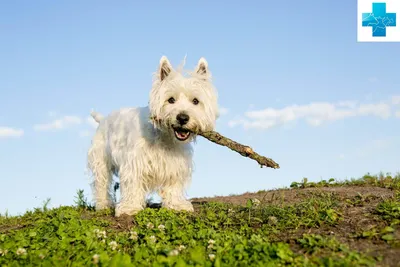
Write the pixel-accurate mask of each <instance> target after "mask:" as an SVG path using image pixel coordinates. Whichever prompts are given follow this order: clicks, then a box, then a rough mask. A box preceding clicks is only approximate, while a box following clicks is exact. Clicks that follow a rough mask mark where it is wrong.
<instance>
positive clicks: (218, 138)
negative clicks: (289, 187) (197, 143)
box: [196, 131, 280, 169]
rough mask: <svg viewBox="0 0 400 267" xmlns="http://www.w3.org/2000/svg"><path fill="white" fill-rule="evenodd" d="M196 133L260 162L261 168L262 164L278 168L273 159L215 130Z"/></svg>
mask: <svg viewBox="0 0 400 267" xmlns="http://www.w3.org/2000/svg"><path fill="white" fill-rule="evenodd" d="M196 134H198V135H201V136H203V137H204V138H206V139H208V140H210V141H211V142H214V143H216V144H218V145H221V146H226V147H228V148H230V149H231V150H233V151H236V152H237V153H239V154H240V155H242V156H244V157H248V158H251V159H253V160H255V161H257V162H258V163H259V164H260V167H261V168H262V167H263V166H266V167H270V168H273V169H279V168H280V167H279V164H278V163H276V162H275V161H274V160H272V159H270V158H266V157H264V156H261V155H259V154H257V153H256V152H254V150H253V149H252V148H251V147H249V146H245V145H242V144H239V143H237V142H235V141H233V140H231V139H229V138H227V137H225V136H222V135H221V134H219V133H217V132H215V131H210V132H203V133H196Z"/></svg>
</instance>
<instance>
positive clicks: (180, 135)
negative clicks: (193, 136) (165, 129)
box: [172, 113, 190, 141]
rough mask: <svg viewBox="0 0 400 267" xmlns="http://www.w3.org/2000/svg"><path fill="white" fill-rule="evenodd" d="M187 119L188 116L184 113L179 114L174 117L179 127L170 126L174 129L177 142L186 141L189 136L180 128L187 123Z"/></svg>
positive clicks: (187, 132)
mask: <svg viewBox="0 0 400 267" xmlns="http://www.w3.org/2000/svg"><path fill="white" fill-rule="evenodd" d="M189 119H190V117H189V115H187V114H185V113H179V114H178V115H177V116H176V121H177V122H178V124H179V126H172V128H173V129H174V133H175V137H176V139H178V140H179V141H186V140H187V139H188V138H189V136H190V131H189V130H187V129H185V128H184V127H182V126H183V125H185V124H187V123H188V122H189Z"/></svg>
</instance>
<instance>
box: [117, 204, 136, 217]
mask: <svg viewBox="0 0 400 267" xmlns="http://www.w3.org/2000/svg"><path fill="white" fill-rule="evenodd" d="M141 210H143V207H127V206H120V205H118V206H117V207H116V208H115V216H116V217H119V216H121V215H123V214H125V215H135V214H137V213H139V212H140V211H141Z"/></svg>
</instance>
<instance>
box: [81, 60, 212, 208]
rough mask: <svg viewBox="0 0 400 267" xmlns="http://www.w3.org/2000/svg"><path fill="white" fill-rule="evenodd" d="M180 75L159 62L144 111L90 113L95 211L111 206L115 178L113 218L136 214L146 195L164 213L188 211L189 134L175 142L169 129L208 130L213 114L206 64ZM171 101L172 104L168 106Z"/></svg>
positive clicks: (90, 162) (192, 135) (191, 135)
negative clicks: (155, 196) (182, 118)
mask: <svg viewBox="0 0 400 267" xmlns="http://www.w3.org/2000/svg"><path fill="white" fill-rule="evenodd" d="M182 67H183V66H182ZM184 74H185V73H183V70H182V69H177V70H175V69H173V68H172V66H171V64H170V62H169V60H168V59H167V58H166V57H165V56H163V57H162V58H161V60H160V64H159V67H158V71H157V72H156V73H155V75H154V79H153V85H152V89H151V92H150V101H149V105H148V106H147V107H141V108H125V109H121V110H119V111H115V112H112V113H111V114H110V115H109V116H108V117H103V116H102V115H101V114H99V113H97V112H94V111H93V112H92V117H93V118H94V119H95V120H96V121H97V122H99V126H98V128H97V131H96V133H95V135H94V137H93V140H92V145H91V147H90V149H89V152H88V168H89V169H90V170H91V172H92V174H93V177H94V182H93V189H94V197H95V202H96V209H97V210H101V209H104V208H109V207H112V206H114V203H113V201H112V198H111V194H110V189H111V188H110V187H111V183H112V175H113V174H116V175H118V176H119V179H120V190H121V191H120V192H121V199H120V203H119V204H118V205H117V206H116V207H115V215H116V216H120V215H122V214H128V215H132V214H135V213H137V212H139V211H140V210H142V209H143V208H144V207H145V204H146V196H147V194H149V193H152V192H158V193H159V194H160V196H161V197H162V203H163V206H164V207H166V208H170V209H174V210H186V211H193V206H192V204H191V203H190V202H189V201H188V200H187V199H186V198H185V189H186V187H187V186H188V184H189V182H190V181H191V176H192V169H193V165H192V153H193V150H192V146H191V143H192V141H194V140H195V134H193V133H192V134H190V136H189V138H188V139H187V140H184V141H181V140H178V139H177V137H176V136H175V129H177V128H176V127H180V128H181V129H182V128H184V129H191V130H192V131H195V132H196V131H210V130H214V128H215V121H216V120H217V118H218V116H219V112H218V105H217V92H216V90H215V88H214V86H213V85H212V82H211V73H210V72H209V70H208V64H207V61H206V60H205V59H204V58H201V59H200V60H199V62H198V64H197V66H196V68H195V70H194V72H191V73H188V74H189V75H187V76H185V75H184ZM171 97H173V98H174V100H175V102H174V103H170V102H169V99H170V98H171ZM194 99H197V100H198V102H197V101H194ZM182 113H184V114H186V115H188V116H189V121H188V122H187V123H186V124H184V125H182V123H179V120H178V119H177V116H178V114H182Z"/></svg>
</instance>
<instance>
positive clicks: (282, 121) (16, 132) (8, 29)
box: [0, 0, 400, 214]
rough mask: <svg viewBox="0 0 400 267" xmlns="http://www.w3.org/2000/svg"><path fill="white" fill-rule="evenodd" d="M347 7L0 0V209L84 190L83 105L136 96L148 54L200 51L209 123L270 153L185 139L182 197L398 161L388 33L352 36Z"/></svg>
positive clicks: (103, 105) (143, 95)
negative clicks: (190, 145)
mask: <svg viewBox="0 0 400 267" xmlns="http://www.w3.org/2000/svg"><path fill="white" fill-rule="evenodd" d="M356 17H357V14H356V1H348V0H338V1H328V0H322V1H315V0H304V1H289V0H281V1H269V0H268V1H267V0H264V1H252V2H251V4H250V2H249V3H248V4H244V2H243V1H229V2H228V1H200V2H190V3H189V2H187V1H167V2H164V1H147V2H145V1H142V2H141V3H140V4H139V2H135V1H118V2H111V1H94V0H90V1H61V0H60V1H40V0H38V1H4V2H1V3H0V55H1V60H0V73H1V75H0V76H1V78H0V101H1V104H0V167H1V169H2V175H1V184H0V212H1V213H4V212H5V211H6V210H8V211H9V212H10V213H11V214H18V213H22V212H24V211H25V210H27V209H32V208H33V207H38V206H41V204H42V202H43V201H44V200H45V199H46V198H51V206H53V207H56V206H59V205H69V204H73V199H74V196H75V194H76V190H77V189H84V190H85V192H86V193H87V196H88V197H89V198H90V197H91V195H90V187H89V178H88V176H87V175H86V174H85V166H86V151H87V149H88V147H89V145H90V135H92V134H93V132H94V128H93V126H91V124H90V122H88V120H87V117H88V116H89V113H90V110H91V109H92V108H94V109H96V110H97V111H99V112H101V113H103V114H107V113H109V112H111V111H112V110H115V109H119V108H121V107H127V106H143V105H146V104H147V102H148V95H149V90H150V88H151V75H152V73H153V72H154V71H156V68H157V65H158V62H159V60H160V58H161V56H162V55H166V56H167V57H168V58H169V60H170V61H171V62H172V64H173V65H177V64H179V63H180V62H181V60H182V59H183V57H184V56H185V55H186V54H187V60H186V62H187V63H186V67H190V68H192V67H194V66H195V64H196V63H197V61H198V59H199V58H200V57H202V56H203V57H205V58H206V59H207V61H208V63H209V68H210V70H211V72H212V74H213V76H214V82H215V86H216V87H217V89H218V91H219V95H220V105H221V106H222V107H223V108H224V110H225V111H226V112H225V113H224V114H223V116H222V117H221V118H220V119H219V121H218V126H217V130H218V131H219V132H221V133H222V134H224V135H226V136H228V137H230V138H232V139H235V140H237V141H239V142H242V143H245V144H248V145H250V146H252V147H253V148H254V149H255V150H256V151H257V152H259V153H260V154H263V155H266V156H268V157H271V158H273V159H274V160H276V161H277V162H278V163H279V164H280V165H281V169H279V170H273V169H266V168H263V169H260V168H259V166H258V165H257V163H255V162H253V161H252V160H249V159H246V158H243V157H242V156H240V155H239V154H236V153H234V152H232V151H230V150H229V149H227V148H224V147H219V146H216V145H215V144H212V143H210V142H208V141H205V140H203V139H201V138H199V141H198V143H197V144H196V146H195V166H196V170H195V173H194V176H193V182H192V185H191V187H190V188H189V190H188V194H189V197H196V196H213V195H229V194H234V193H242V192H246V191H256V190H260V189H272V188H276V187H282V186H289V185H290V183H291V182H292V181H295V180H296V181H299V180H300V179H301V178H302V177H308V178H309V179H310V180H316V181H317V180H320V179H328V178H330V177H336V178H339V179H345V178H351V177H359V176H362V175H363V174H365V173H366V172H371V173H378V172H379V171H384V172H392V173H395V172H397V171H399V162H400V157H399V154H398V148H399V145H400V136H399V135H398V133H399V131H400V126H399V125H400V124H399V122H400V97H399V96H400V76H399V75H398V70H399V69H400V66H399V64H400V53H399V49H400V45H399V44H398V43H357V42H356V40H357V32H356V25H357V24H356ZM396 115H397V116H396Z"/></svg>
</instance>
